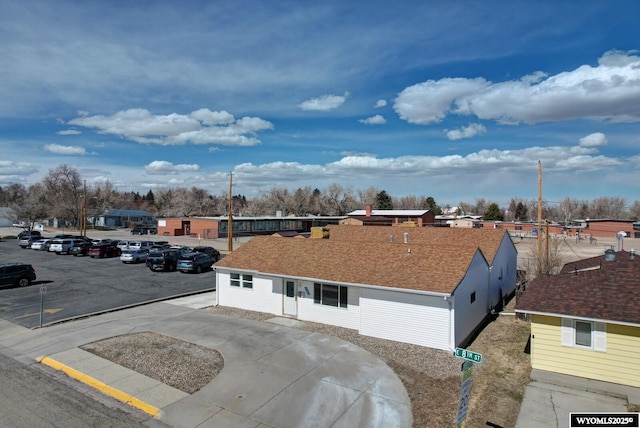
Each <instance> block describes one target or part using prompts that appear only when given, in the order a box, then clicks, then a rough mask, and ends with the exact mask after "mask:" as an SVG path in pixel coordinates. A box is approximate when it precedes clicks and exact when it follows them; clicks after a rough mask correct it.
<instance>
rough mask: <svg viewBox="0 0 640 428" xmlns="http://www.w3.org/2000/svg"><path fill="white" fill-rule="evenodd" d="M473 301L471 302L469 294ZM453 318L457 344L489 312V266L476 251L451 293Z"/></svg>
mask: <svg viewBox="0 0 640 428" xmlns="http://www.w3.org/2000/svg"><path fill="white" fill-rule="evenodd" d="M474 292H475V293H476V294H475V301H474V302H473V303H471V295H472V293H474ZM453 296H454V299H453V305H454V307H453V309H454V318H455V344H454V346H458V345H460V344H461V343H462V341H464V340H465V339H466V338H467V336H469V335H470V334H471V332H473V330H474V329H475V328H476V327H477V326H478V324H480V322H482V320H483V319H484V318H485V316H486V315H487V314H488V313H489V309H490V304H489V267H488V266H487V263H486V261H485V259H484V257H483V256H482V255H481V254H480V252H477V253H476V255H475V257H474V258H473V260H472V261H471V264H470V265H469V269H468V270H467V273H466V274H465V276H464V279H463V280H462V281H461V282H460V284H458V287H456V289H455V291H454V293H453Z"/></svg>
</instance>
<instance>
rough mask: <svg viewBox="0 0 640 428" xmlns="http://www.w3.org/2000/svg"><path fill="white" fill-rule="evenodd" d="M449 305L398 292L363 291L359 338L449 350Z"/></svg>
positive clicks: (430, 298)
mask: <svg viewBox="0 0 640 428" xmlns="http://www.w3.org/2000/svg"><path fill="white" fill-rule="evenodd" d="M449 319H450V317H449V303H448V302H447V301H446V300H444V298H442V297H435V296H424V295H419V294H408V293H403V292H397V291H386V290H374V289H362V291H361V295H360V334H363V335H366V336H373V337H379V338H382V339H389V340H395V341H398V342H406V343H412V344H415V345H421V346H428V347H430V348H437V349H445V350H448V349H450V348H449V342H450V340H449V337H450V332H451V328H450V325H449Z"/></svg>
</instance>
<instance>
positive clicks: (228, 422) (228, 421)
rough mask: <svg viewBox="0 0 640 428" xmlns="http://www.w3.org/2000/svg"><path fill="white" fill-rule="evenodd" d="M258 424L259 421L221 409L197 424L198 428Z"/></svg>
mask: <svg viewBox="0 0 640 428" xmlns="http://www.w3.org/2000/svg"><path fill="white" fill-rule="evenodd" d="M258 425H260V422H257V421H254V420H252V419H249V418H246V417H244V416H242V415H238V414H236V413H233V412H230V411H229V410H221V411H220V412H218V413H216V414H215V415H213V416H212V417H210V418H209V419H207V420H206V421H204V422H203V423H202V425H198V428H257V427H258Z"/></svg>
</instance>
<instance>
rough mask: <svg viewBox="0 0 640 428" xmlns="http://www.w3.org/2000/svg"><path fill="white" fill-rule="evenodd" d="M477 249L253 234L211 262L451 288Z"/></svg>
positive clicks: (387, 283)
mask: <svg viewBox="0 0 640 428" xmlns="http://www.w3.org/2000/svg"><path fill="white" fill-rule="evenodd" d="M345 227H348V226H345ZM386 229H387V230H388V229H389V228H386ZM408 249H411V255H408V254H407V250H408ZM476 252H477V248H473V247H471V246H466V247H464V248H460V247H457V246H453V245H451V246H444V247H438V246H433V245H424V244H419V243H414V244H409V245H405V244H404V243H403V242H402V241H401V242H398V241H396V242H394V243H389V242H388V240H386V241H384V242H363V241H358V240H350V241H349V240H347V241H342V240H333V239H283V238H279V237H270V236H264V237H263V236H256V237H254V238H252V239H251V240H250V241H249V242H247V243H246V244H244V245H242V247H240V248H238V249H237V250H236V251H234V252H233V253H231V254H229V255H227V256H226V257H224V258H223V259H222V260H220V261H219V262H217V263H216V267H225V268H229V269H234V268H235V269H246V270H250V271H258V272H263V273H268V274H276V275H283V276H291V277H303V278H312V279H318V280H325V281H332V282H338V283H345V284H346V283H348V284H366V285H378V286H384V287H394V288H405V289H413V290H421V291H429V292H437V293H445V294H451V293H453V291H454V290H455V288H456V287H457V285H458V284H459V283H460V282H461V281H462V279H463V278H464V276H465V274H466V272H467V269H468V268H469V265H470V263H471V260H472V259H473V257H474V255H475V254H476Z"/></svg>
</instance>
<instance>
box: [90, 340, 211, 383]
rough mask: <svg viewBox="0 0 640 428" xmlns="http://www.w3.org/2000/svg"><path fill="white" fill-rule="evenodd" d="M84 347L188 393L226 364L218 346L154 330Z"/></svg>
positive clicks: (205, 381) (208, 379) (206, 381)
mask: <svg viewBox="0 0 640 428" xmlns="http://www.w3.org/2000/svg"><path fill="white" fill-rule="evenodd" d="M82 349H84V350H85V351H88V352H91V353H92V354H95V355H97V356H99V357H101V358H104V359H106V360H109V361H112V362H114V363H116V364H119V365H121V366H124V367H127V368H129V369H131V370H133V371H136V372H138V373H141V374H144V375H146V376H149V377H150V378H152V379H155V380H157V381H159V382H162V383H164V384H167V385H169V386H172V387H174V388H177V389H179V390H181V391H183V392H186V393H188V394H193V393H194V392H196V391H198V390H199V389H200V388H202V387H203V386H205V385H206V384H208V383H209V382H211V380H212V379H213V378H214V377H216V375H217V374H218V373H220V370H222V367H223V366H224V360H223V358H222V355H221V354H220V353H219V352H218V351H216V350H215V349H209V348H206V347H204V346H199V345H196V344H194V343H190V342H185V341H183V340H180V339H176V338H173V337H169V336H165V335H162V334H159V333H153V332H142V333H133V334H127V335H122V336H115V337H110V338H108V339H104V340H100V341H97V342H93V343H89V344H87V345H84V346H82Z"/></svg>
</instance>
